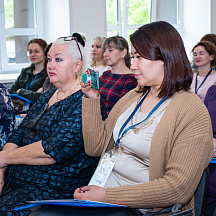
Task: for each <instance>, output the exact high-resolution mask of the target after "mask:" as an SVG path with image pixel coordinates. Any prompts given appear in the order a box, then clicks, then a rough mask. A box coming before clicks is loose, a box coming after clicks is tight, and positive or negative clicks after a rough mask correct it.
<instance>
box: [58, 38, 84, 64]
mask: <svg viewBox="0 0 216 216" xmlns="http://www.w3.org/2000/svg"><path fill="white" fill-rule="evenodd" d="M59 39H64V41H72V40H75V41H76V44H77V47H78V49H79V52H80V56H81V61H82V59H83V55H82V52H81V49H80V46H79V42H78V40H77V38H76V37H74V36H67V37H60V38H58V40H59Z"/></svg>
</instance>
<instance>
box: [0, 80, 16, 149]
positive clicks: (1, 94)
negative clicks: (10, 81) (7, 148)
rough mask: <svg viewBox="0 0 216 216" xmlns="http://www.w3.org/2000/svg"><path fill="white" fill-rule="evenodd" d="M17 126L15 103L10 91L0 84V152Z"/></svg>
mask: <svg viewBox="0 0 216 216" xmlns="http://www.w3.org/2000/svg"><path fill="white" fill-rule="evenodd" d="M14 125H15V114H14V108H13V103H12V101H11V98H10V94H9V92H8V90H7V89H6V88H5V87H4V86H3V85H2V84H0V150H2V148H3V147H4V144H5V143H6V141H7V139H8V137H9V136H10V135H11V133H12V131H13V129H14Z"/></svg>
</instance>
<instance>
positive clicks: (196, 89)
mask: <svg viewBox="0 0 216 216" xmlns="http://www.w3.org/2000/svg"><path fill="white" fill-rule="evenodd" d="M211 72H212V69H211V70H210V71H209V72H208V73H207V75H206V76H205V78H204V80H203V81H202V82H201V84H200V85H199V87H198V88H197V76H198V74H197V75H196V83H195V93H196V94H197V91H198V89H199V88H200V87H201V86H202V85H203V83H204V82H205V81H206V79H207V78H208V76H209V75H210V74H211Z"/></svg>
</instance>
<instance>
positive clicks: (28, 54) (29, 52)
mask: <svg viewBox="0 0 216 216" xmlns="http://www.w3.org/2000/svg"><path fill="white" fill-rule="evenodd" d="M41 52H42V50H31V51H29V50H28V51H27V56H30V55H32V54H33V53H34V54H39V53H41Z"/></svg>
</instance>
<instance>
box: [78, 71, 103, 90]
mask: <svg viewBox="0 0 216 216" xmlns="http://www.w3.org/2000/svg"><path fill="white" fill-rule="evenodd" d="M82 80H83V83H84V84H86V83H87V82H88V81H90V83H91V87H92V88H93V89H95V90H97V91H99V73H98V72H97V71H94V70H92V69H90V68H88V69H87V70H86V72H85V73H83V75H82Z"/></svg>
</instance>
